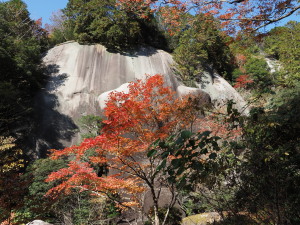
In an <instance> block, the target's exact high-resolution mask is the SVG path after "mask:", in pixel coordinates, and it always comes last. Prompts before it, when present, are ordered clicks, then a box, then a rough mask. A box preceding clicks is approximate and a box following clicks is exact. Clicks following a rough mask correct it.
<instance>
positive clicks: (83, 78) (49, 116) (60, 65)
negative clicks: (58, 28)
mask: <svg viewBox="0 0 300 225" xmlns="http://www.w3.org/2000/svg"><path fill="white" fill-rule="evenodd" d="M43 62H44V65H45V66H46V68H47V73H48V75H49V79H48V83H47V85H46V87H45V88H44V90H43V91H41V93H39V95H38V96H37V97H36V110H37V112H38V115H37V121H38V124H39V127H38V128H37V130H36V133H37V135H36V137H35V149H36V152H37V153H38V156H39V155H42V153H43V152H44V151H45V150H47V149H50V148H56V149H60V148H63V147H65V146H68V145H70V144H77V143H78V142H79V141H80V136H79V134H78V127H77V126H76V122H77V121H78V119H79V118H80V117H81V116H84V115H89V114H95V115H97V114H99V113H100V112H101V108H102V109H103V108H104V107H105V101H106V100H107V97H108V94H109V92H110V91H112V90H122V91H126V89H127V84H126V83H128V82H131V81H134V80H135V79H144V78H145V77H146V74H147V75H154V74H162V75H163V76H164V77H165V81H166V83H167V85H168V86H170V87H172V88H173V89H174V90H176V91H177V93H178V95H179V96H181V95H184V94H187V93H199V92H203V91H204V92H207V93H208V94H209V96H210V98H211V100H212V101H213V102H220V101H221V102H226V101H227V100H229V99H234V100H236V101H238V102H239V103H238V104H239V105H238V106H237V108H239V110H242V107H243V106H244V105H245V102H244V100H243V99H242V98H241V96H240V95H239V94H238V93H237V92H236V91H235V90H234V89H233V88H232V87H231V86H230V85H229V84H228V83H227V82H226V81H225V80H224V79H223V78H221V77H219V76H218V75H215V74H212V73H209V72H207V73H206V74H205V79H206V83H205V85H203V84H202V85H199V88H189V87H185V86H183V85H181V84H180V83H179V82H178V81H177V79H176V77H175V76H174V74H173V71H172V69H171V67H172V65H173V64H174V62H173V59H172V56H171V55H170V54H168V53H167V52H164V51H162V50H157V49H154V48H151V47H141V48H140V49H139V50H138V51H136V52H134V53H131V54H120V53H111V52H108V51H107V50H106V48H105V47H104V46H101V45H80V44H78V43H76V42H67V43H63V44H61V45H58V46H56V47H54V48H52V49H50V50H49V51H48V52H47V53H46V55H45V57H44V58H43ZM204 92H203V93H204Z"/></svg>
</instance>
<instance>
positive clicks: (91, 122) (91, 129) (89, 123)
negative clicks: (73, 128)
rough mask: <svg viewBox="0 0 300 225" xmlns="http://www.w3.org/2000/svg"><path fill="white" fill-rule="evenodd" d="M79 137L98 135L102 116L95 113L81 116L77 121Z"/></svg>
mask: <svg viewBox="0 0 300 225" xmlns="http://www.w3.org/2000/svg"><path fill="white" fill-rule="evenodd" d="M78 124H79V127H80V130H81V137H82V138H83V139H84V138H92V137H96V136H98V135H100V131H101V128H102V126H103V124H102V118H101V117H100V116H95V115H86V116H82V117H81V118H80V119H79V121H78Z"/></svg>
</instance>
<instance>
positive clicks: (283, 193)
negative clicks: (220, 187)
mask: <svg viewBox="0 0 300 225" xmlns="http://www.w3.org/2000/svg"><path fill="white" fill-rule="evenodd" d="M299 90H300V89H299V85H297V86H296V88H293V89H283V90H281V91H280V92H279V93H277V95H276V96H275V97H274V98H273V99H272V100H271V101H270V103H269V105H268V106H267V107H266V108H265V109H264V108H256V109H253V110H252V113H251V116H250V118H249V119H247V120H246V123H245V124H244V125H243V129H244V138H243V142H242V143H241V144H242V145H241V146H242V147H243V148H244V149H245V150H244V156H243V161H242V163H241V165H240V166H239V167H238V168H237V171H236V172H237V173H238V174H239V178H238V181H239V182H238V183H237V184H236V187H237V188H238V190H237V192H236V194H235V198H234V201H233V202H234V204H233V205H234V206H235V210H239V211H247V212H249V213H250V214H251V215H255V216H253V217H255V219H256V220H258V221H259V224H297V223H298V222H299V218H300V214H299V202H300V199H299V195H298V193H299V191H300V190H299V187H300V186H299V185H300V176H299V174H300V167H299V165H300V161H299V160H300V154H299V142H300V139H299V136H298V133H299V132H300V130H299V128H300V120H299V117H298V115H299V113H300V107H299V99H300V91H299ZM234 149H235V151H237V148H234Z"/></svg>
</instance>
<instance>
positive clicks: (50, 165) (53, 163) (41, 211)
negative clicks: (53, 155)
mask: <svg viewBox="0 0 300 225" xmlns="http://www.w3.org/2000/svg"><path fill="white" fill-rule="evenodd" d="M66 165H67V161H66V160H63V159H59V160H50V159H39V160H36V161H35V162H34V163H32V164H31V165H29V166H28V167H27V170H26V173H25V175H24V179H25V180H28V181H30V183H29V185H28V193H27V194H26V195H25V199H24V202H25V205H24V206H23V207H22V208H20V209H18V210H17V211H16V218H15V222H18V223H25V222H28V221H32V220H35V219H43V220H45V221H49V222H52V223H54V222H59V223H67V222H68V221H69V222H72V223H73V224H78V225H79V224H91V223H94V222H96V221H98V222H99V221H104V220H107V221H110V220H113V219H114V218H115V217H116V216H118V215H119V211H118V210H117V209H116V208H115V207H114V204H112V202H110V201H109V200H108V199H106V198H99V197H95V196H92V195H91V193H89V192H88V191H83V192H82V191H80V190H78V189H77V190H76V189H74V190H73V192H72V194H70V195H69V196H60V197H59V198H57V199H51V198H49V197H45V194H46V193H47V191H48V190H49V189H50V188H52V187H54V186H55V185H56V183H53V182H50V183H49V182H45V179H46V178H47V177H48V175H49V174H50V173H51V172H53V171H57V170H59V169H61V168H64V167H66Z"/></svg>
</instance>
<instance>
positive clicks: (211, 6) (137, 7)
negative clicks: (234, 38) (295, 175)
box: [118, 0, 300, 33]
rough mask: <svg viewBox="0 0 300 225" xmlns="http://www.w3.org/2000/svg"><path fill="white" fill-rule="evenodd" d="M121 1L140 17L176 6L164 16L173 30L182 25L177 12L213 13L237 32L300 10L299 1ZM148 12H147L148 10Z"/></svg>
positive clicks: (257, 26)
mask: <svg viewBox="0 0 300 225" xmlns="http://www.w3.org/2000/svg"><path fill="white" fill-rule="evenodd" d="M118 4H119V5H120V6H121V7H123V8H125V9H129V11H131V12H136V13H137V14H139V15H140V16H141V17H146V16H148V15H149V14H148V12H149V9H150V8H151V13H153V12H155V11H161V9H162V8H164V7H166V6H167V7H171V8H177V9H172V11H173V12H171V11H170V13H166V14H164V16H163V20H165V21H169V22H170V23H171V24H170V25H171V26H173V29H170V31H171V32H173V33H174V30H176V29H175V27H177V28H178V27H179V26H180V24H178V22H179V21H178V20H176V19H175V20H174V16H175V17H176V15H177V13H178V11H180V12H187V11H189V10H193V13H195V12H196V13H204V14H205V13H207V14H210V15H213V16H215V17H218V18H219V19H220V20H221V21H222V22H224V23H222V26H224V27H225V28H226V30H227V31H228V32H227V33H234V32H236V31H240V30H246V31H251V30H253V29H256V28H260V27H263V26H266V25H268V24H270V23H274V22H276V21H279V20H281V19H283V18H285V17H287V16H289V15H291V14H293V13H295V12H296V11H297V10H299V9H300V4H299V1H297V0H232V1H224V0H207V1H203V0H189V1H186V0H119V1H118ZM143 11H144V12H143ZM145 11H148V12H147V13H145Z"/></svg>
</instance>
